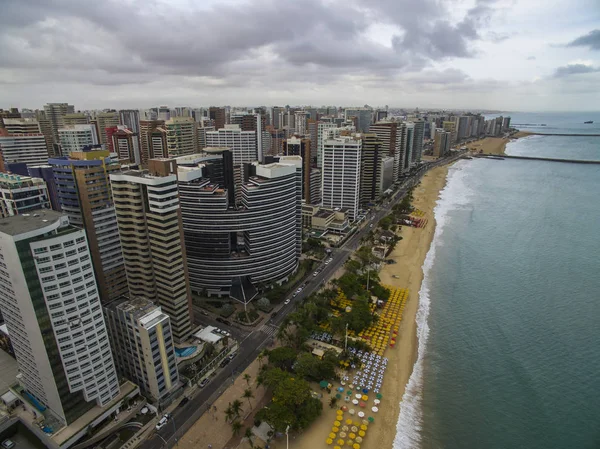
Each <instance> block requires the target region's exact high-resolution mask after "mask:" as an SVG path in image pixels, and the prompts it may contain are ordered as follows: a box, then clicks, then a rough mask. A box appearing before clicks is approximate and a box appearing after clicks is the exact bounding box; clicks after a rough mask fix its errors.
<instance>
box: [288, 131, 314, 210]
mask: <svg viewBox="0 0 600 449" xmlns="http://www.w3.org/2000/svg"><path fill="white" fill-rule="evenodd" d="M283 154H284V155H285V156H300V157H301V158H302V178H303V179H302V199H303V200H305V201H306V202H307V203H310V192H311V190H312V189H311V185H310V182H311V177H310V169H311V166H312V163H311V162H312V159H313V158H312V155H311V153H310V139H301V138H298V137H292V138H290V139H287V140H286V142H285V150H284V152H283ZM319 184H320V181H319Z"/></svg>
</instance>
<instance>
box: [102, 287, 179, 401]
mask: <svg viewBox="0 0 600 449" xmlns="http://www.w3.org/2000/svg"><path fill="white" fill-rule="evenodd" d="M104 314H105V316H106V323H107V326H108V332H109V335H110V341H111V345H112V347H113V354H114V358H115V362H116V364H117V371H118V372H119V374H120V375H121V376H123V377H125V378H127V379H129V380H131V381H132V382H134V383H135V384H136V385H138V386H139V387H140V390H141V391H142V393H143V394H145V395H146V396H148V397H150V398H151V399H152V400H153V401H158V402H159V403H160V401H161V399H163V398H166V397H168V396H169V395H170V394H171V393H172V392H173V391H174V390H177V388H178V387H180V385H181V382H180V381H179V373H178V371H177V362H176V361H175V345H174V343H173V331H172V330H171V320H170V319H169V316H168V315H166V314H165V313H163V312H162V311H161V309H160V307H159V306H157V305H155V304H154V303H153V302H152V301H149V300H148V299H146V298H133V299H128V298H126V297H123V298H119V299H116V300H115V301H112V302H111V303H110V304H108V305H107V306H106V307H104Z"/></svg>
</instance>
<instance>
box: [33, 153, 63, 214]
mask: <svg viewBox="0 0 600 449" xmlns="http://www.w3.org/2000/svg"><path fill="white" fill-rule="evenodd" d="M27 172H28V173H29V176H31V177H32V178H40V179H43V180H44V181H45V182H46V188H47V189H48V199H49V200H50V207H51V208H52V209H54V210H55V211H58V212H60V211H61V208H60V201H59V199H58V190H57V188H56V181H55V179H54V170H52V166H51V165H47V164H43V165H31V166H29V167H27Z"/></svg>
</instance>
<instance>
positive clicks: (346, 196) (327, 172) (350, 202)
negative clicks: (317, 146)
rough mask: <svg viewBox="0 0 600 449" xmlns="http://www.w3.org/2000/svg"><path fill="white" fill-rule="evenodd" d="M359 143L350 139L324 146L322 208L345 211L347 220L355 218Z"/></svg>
mask: <svg viewBox="0 0 600 449" xmlns="http://www.w3.org/2000/svg"><path fill="white" fill-rule="evenodd" d="M361 153H362V140H361V139H360V138H356V137H351V136H342V137H337V138H335V139H328V140H325V141H324V142H323V168H322V173H323V188H322V195H323V200H322V203H323V206H324V207H328V208H330V209H335V208H341V209H346V210H347V211H348V216H349V217H350V219H352V220H355V219H356V217H357V215H358V206H359V199H360V166H361Z"/></svg>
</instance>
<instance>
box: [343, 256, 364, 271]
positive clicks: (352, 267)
mask: <svg viewBox="0 0 600 449" xmlns="http://www.w3.org/2000/svg"><path fill="white" fill-rule="evenodd" d="M344 266H345V267H346V271H349V272H350V273H354V274H356V273H357V272H358V271H359V270H360V269H361V268H362V266H361V263H360V262H359V261H358V260H354V259H348V260H347V261H346V263H345V264H344Z"/></svg>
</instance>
